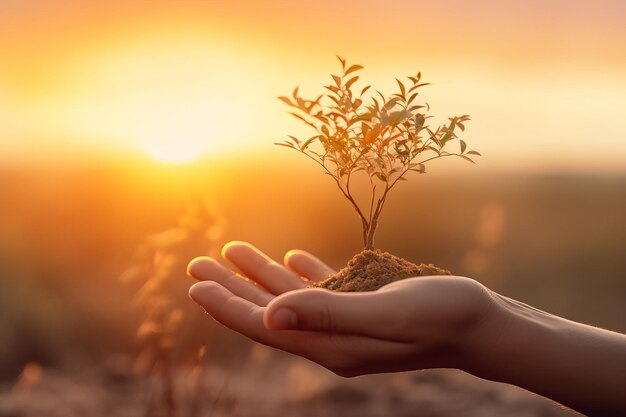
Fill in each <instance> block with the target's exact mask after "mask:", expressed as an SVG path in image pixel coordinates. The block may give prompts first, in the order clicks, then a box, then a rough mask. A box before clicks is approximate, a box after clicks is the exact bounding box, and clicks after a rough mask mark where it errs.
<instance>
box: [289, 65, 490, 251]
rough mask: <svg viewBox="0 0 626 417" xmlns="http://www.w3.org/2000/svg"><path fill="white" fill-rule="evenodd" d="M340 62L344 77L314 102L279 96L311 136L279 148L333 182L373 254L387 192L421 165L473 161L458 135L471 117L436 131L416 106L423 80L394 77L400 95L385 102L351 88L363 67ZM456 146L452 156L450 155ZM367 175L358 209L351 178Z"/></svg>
mask: <svg viewBox="0 0 626 417" xmlns="http://www.w3.org/2000/svg"><path fill="white" fill-rule="evenodd" d="M337 58H338V59H339V62H340V63H341V69H342V72H341V75H331V77H332V80H333V82H332V83H331V84H329V85H326V86H324V88H325V89H326V90H327V92H326V93H324V94H321V95H320V96H318V97H317V98H316V99H313V100H310V99H305V98H303V97H301V96H300V95H299V91H298V87H296V88H295V89H294V90H293V93H292V95H291V97H279V99H280V100H281V101H283V102H284V103H285V104H287V105H288V106H289V107H290V108H291V109H292V111H291V112H290V114H292V115H293V116H294V117H296V118H298V119H299V120H301V121H302V122H303V123H305V124H307V125H308V126H310V127H311V128H312V129H313V130H314V135H313V136H311V137H309V138H307V139H304V140H302V139H299V138H296V137H294V136H288V137H289V139H288V140H286V141H285V142H282V143H277V145H280V146H285V147H288V148H292V149H295V150H297V151H298V152H300V153H302V154H303V155H305V156H307V157H308V158H310V159H312V160H313V161H315V162H316V163H317V164H319V165H320V166H321V167H322V168H323V170H324V172H325V173H326V174H327V175H329V176H331V177H332V178H333V180H334V181H335V183H336V184H337V186H338V187H339V189H340V190H341V192H342V194H343V195H344V196H345V197H346V198H347V199H348V200H349V201H350V203H351V204H352V206H353V208H354V209H355V210H356V211H357V213H358V215H359V217H360V219H361V222H362V225H363V240H364V244H365V247H366V248H370V249H371V248H373V239H374V233H375V231H376V227H377V224H378V218H379V216H380V213H381V211H382V208H383V206H384V204H385V201H386V198H387V194H388V193H389V191H390V190H391V189H392V188H393V187H394V186H395V185H396V183H398V181H405V180H406V175H407V174H408V173H409V171H414V172H417V173H420V174H422V173H425V172H426V167H425V165H424V164H425V163H426V162H428V161H431V160H434V159H437V158H442V157H445V156H458V157H460V158H463V159H465V160H467V161H469V162H472V163H474V161H473V160H472V159H471V158H470V155H477V156H479V155H480V154H479V153H478V152H476V151H473V150H468V149H467V144H466V143H465V141H464V140H462V139H460V138H459V137H458V136H457V132H458V130H461V131H463V130H465V125H464V123H465V122H466V121H468V120H469V119H470V117H469V116H468V115H463V116H456V117H450V118H449V123H447V124H443V125H441V126H438V127H436V128H431V127H430V126H429V125H428V119H430V118H431V117H432V116H429V115H428V111H429V107H428V104H426V103H425V104H423V105H420V104H416V99H417V97H418V95H419V92H420V89H421V88H422V87H424V86H426V85H428V83H423V82H421V78H422V75H421V73H420V72H418V73H417V74H416V75H415V76H410V77H407V80H406V81H404V82H403V81H401V80H399V79H397V78H396V81H397V83H398V92H397V93H395V94H392V95H390V96H389V97H385V96H384V95H383V94H382V93H381V92H380V91H375V92H374V93H372V91H371V86H370V85H367V86H365V87H363V88H360V89H356V83H357V81H358V80H359V75H357V73H358V72H359V71H360V70H362V69H363V66H361V65H356V64H355V65H349V66H348V65H347V64H346V61H345V60H344V59H343V58H341V57H337ZM452 142H458V143H459V148H458V151H457V152H453V151H450V150H449V145H450V143H452ZM358 172H361V173H364V174H365V175H366V177H367V178H368V179H369V184H370V186H371V196H370V199H369V202H367V203H358V202H357V201H356V200H355V198H354V196H353V193H352V190H351V188H350V182H351V179H352V177H353V175H354V174H355V173H358Z"/></svg>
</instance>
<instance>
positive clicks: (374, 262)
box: [313, 250, 450, 292]
mask: <svg viewBox="0 0 626 417" xmlns="http://www.w3.org/2000/svg"><path fill="white" fill-rule="evenodd" d="M425 275H450V271H448V270H446V269H442V268H439V267H437V266H435V265H433V264H428V265H426V264H421V265H416V264H414V263H412V262H409V261H407V260H406V259H402V258H399V257H397V256H395V255H392V254H390V253H387V252H381V251H380V250H364V251H362V252H360V253H357V254H356V255H354V258H352V259H351V260H350V261H349V262H348V265H347V266H346V267H345V268H343V269H342V270H340V271H339V272H337V273H336V274H334V275H331V276H330V277H328V278H327V279H325V280H324V281H321V282H319V283H315V284H313V286H315V287H321V288H326V289H328V290H333V291H345V292H350V291H375V290H377V289H379V288H380V287H382V286H384V285H387V284H389V283H391V282H394V281H398V280H401V279H405V278H411V277H418V276H425Z"/></svg>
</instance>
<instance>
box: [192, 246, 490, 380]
mask: <svg viewBox="0 0 626 417" xmlns="http://www.w3.org/2000/svg"><path fill="white" fill-rule="evenodd" d="M223 256H224V257H225V258H226V259H227V260H229V261H230V262H232V263H233V264H234V265H235V266H236V267H238V268H239V269H240V270H241V271H242V272H243V274H244V275H245V277H242V276H238V275H237V274H235V273H234V272H232V271H230V270H228V269H227V268H225V267H224V266H222V265H221V264H220V263H218V262H216V261H215V260H213V259H211V258H206V257H205V258H197V259H195V260H193V261H192V262H191V263H190V264H189V267H188V273H189V275H191V276H193V277H194V278H196V279H198V280H199V281H201V282H199V283H197V284H195V285H193V286H192V287H191V289H190V291H189V294H190V296H191V298H193V300H194V301H196V302H197V303H198V304H200V305H201V306H202V307H203V308H204V309H205V310H206V311H207V313H209V314H210V315H211V316H213V317H214V318H215V319H216V320H217V321H219V322H221V323H222V324H224V325H225V326H227V327H229V328H231V329H233V330H235V331H237V332H239V333H241V334H243V335H245V336H247V337H249V338H251V339H253V340H256V341H258V342H260V343H263V344H266V345H268V346H272V347H274V348H278V349H281V350H284V351H287V352H290V353H293V354H296V355H299V356H303V357H305V358H308V359H310V360H312V361H314V362H317V363H318V364H320V365H322V366H324V367H326V368H328V369H329V370H331V371H333V372H334V373H336V374H338V375H341V376H346V377H348V376H357V375H362V374H368V373H379V372H394V371H404V370H413V369H424V368H433V367H460V365H461V362H462V361H463V357H464V354H465V352H464V349H465V346H466V345H467V342H468V340H469V339H471V338H472V337H475V335H474V333H475V332H476V331H477V329H478V328H479V327H480V326H479V325H480V323H481V321H482V319H483V318H484V316H485V315H486V314H487V312H488V310H489V306H490V304H491V303H490V300H491V296H490V292H489V290H487V289H486V288H485V287H484V286H482V285H481V284H479V283H477V282H476V281H474V280H471V279H469V278H463V277H450V276H445V277H436V276H432V277H419V278H410V279H406V280H401V281H397V282H395V283H392V284H389V285H387V286H385V287H383V288H381V289H380V290H378V291H374V292H366V293H336V292H331V291H328V290H325V289H313V288H307V285H308V284H307V282H306V280H309V281H319V280H323V279H325V278H326V277H328V276H329V275H330V274H332V273H334V271H333V270H332V269H331V268H330V267H328V266H327V265H326V264H324V263H323V262H322V261H320V260H319V259H317V258H316V257H314V256H312V255H310V254H308V253H306V252H304V251H290V252H288V253H287V254H286V256H285V262H284V263H285V266H283V265H280V264H279V263H277V262H275V261H273V260H272V259H270V258H268V257H267V256H266V255H265V254H263V253H262V252H260V251H259V250H258V249H256V248H255V247H254V246H252V245H250V244H247V243H242V242H232V243H230V244H228V245H226V246H225V247H224V250H223Z"/></svg>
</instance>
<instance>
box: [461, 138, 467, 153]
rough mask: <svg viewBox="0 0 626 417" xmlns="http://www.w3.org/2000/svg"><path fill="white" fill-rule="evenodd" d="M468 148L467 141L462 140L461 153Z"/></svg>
mask: <svg viewBox="0 0 626 417" xmlns="http://www.w3.org/2000/svg"><path fill="white" fill-rule="evenodd" d="M466 148H467V143H465V141H464V140H462V141H461V153H464V152H465V149H466Z"/></svg>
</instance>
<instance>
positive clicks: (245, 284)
mask: <svg viewBox="0 0 626 417" xmlns="http://www.w3.org/2000/svg"><path fill="white" fill-rule="evenodd" d="M187 274H189V275H190V276H192V277H194V278H196V279H197V280H199V281H214V282H217V283H218V284H220V285H222V286H224V287H225V288H227V289H228V290H229V291H230V292H232V293H233V294H236V295H237V296H239V297H241V298H244V299H246V300H248V301H250V302H253V303H254V304H256V305H259V306H266V305H267V303H269V302H270V300H271V299H272V298H274V296H273V295H272V294H270V293H268V292H267V291H266V290H265V289H264V288H263V287H260V286H258V285H254V284H253V283H251V282H249V281H246V280H245V279H243V278H241V277H238V276H237V275H235V274H233V273H232V272H231V271H229V270H228V269H227V268H226V267H224V266H223V265H221V264H220V263H218V262H216V261H215V260H214V259H211V258H207V257H201V258H196V259H194V260H192V261H191V262H190V263H189V266H187Z"/></svg>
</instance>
